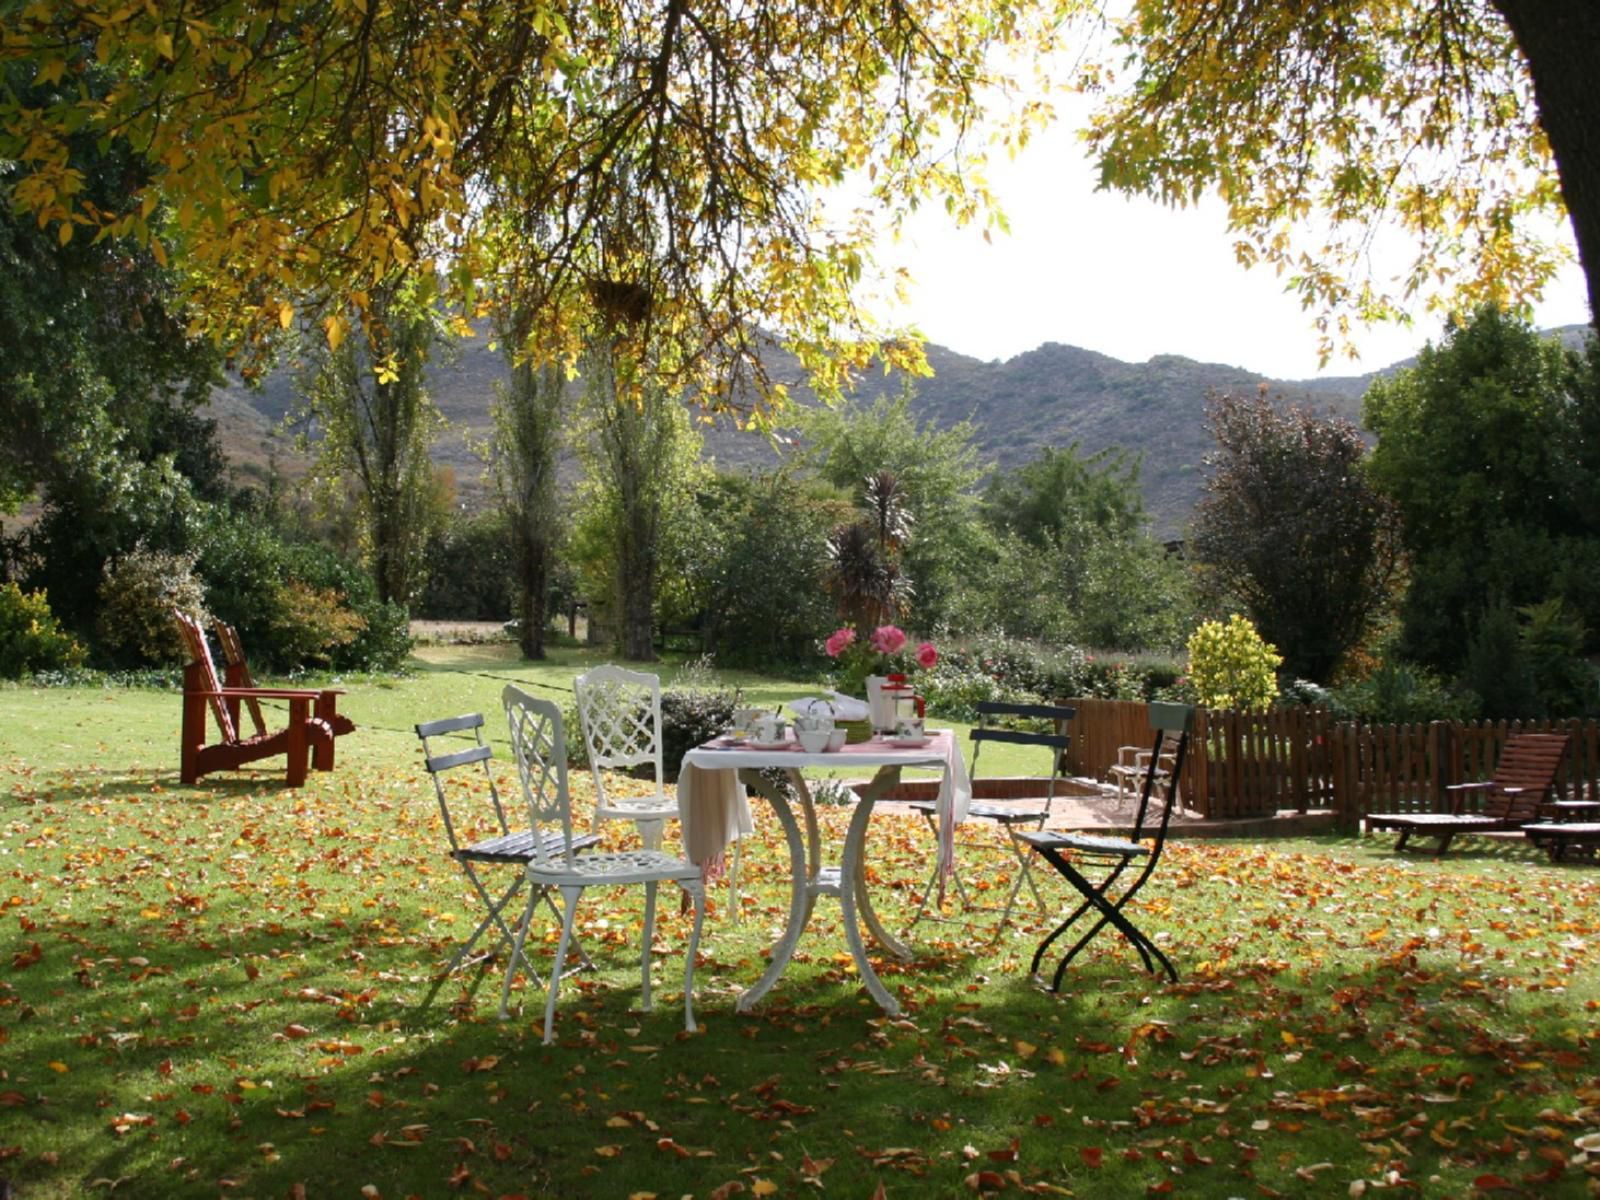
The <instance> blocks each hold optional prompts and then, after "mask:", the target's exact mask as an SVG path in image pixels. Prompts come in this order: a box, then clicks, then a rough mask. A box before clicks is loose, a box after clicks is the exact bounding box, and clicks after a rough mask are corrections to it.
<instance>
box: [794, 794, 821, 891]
mask: <svg viewBox="0 0 1600 1200" xmlns="http://www.w3.org/2000/svg"><path fill="white" fill-rule="evenodd" d="M789 785H790V786H791V787H792V788H794V794H795V795H796V796H798V797H799V799H800V811H801V813H802V814H804V816H805V819H806V854H807V859H806V862H807V864H808V866H807V868H806V885H807V889H806V890H807V894H808V896H809V902H808V903H807V904H806V923H809V922H810V921H811V914H812V912H814V911H815V910H816V907H817V890H816V884H817V876H818V875H819V874H821V873H822V831H821V830H820V829H819V828H818V826H817V804H816V801H815V800H813V799H812V797H811V789H810V788H809V787H807V786H806V778H805V776H804V775H802V774H800V772H799V771H795V770H791V771H790V772H789Z"/></svg>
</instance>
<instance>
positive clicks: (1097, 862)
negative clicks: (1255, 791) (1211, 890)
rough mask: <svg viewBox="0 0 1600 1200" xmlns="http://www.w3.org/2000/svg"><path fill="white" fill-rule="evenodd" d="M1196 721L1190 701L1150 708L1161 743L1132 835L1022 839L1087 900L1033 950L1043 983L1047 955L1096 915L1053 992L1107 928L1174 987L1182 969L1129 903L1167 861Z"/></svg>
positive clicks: (1069, 955)
mask: <svg viewBox="0 0 1600 1200" xmlns="http://www.w3.org/2000/svg"><path fill="white" fill-rule="evenodd" d="M1193 723H1194V709H1193V708H1192V707H1190V706H1189V705H1187V704H1152V705H1150V725H1151V727H1152V728H1153V729H1154V730H1155V745H1154V746H1153V747H1151V751H1150V758H1149V769H1148V770H1147V771H1146V772H1145V777H1144V786H1143V788H1142V789H1141V790H1140V793H1139V810H1138V812H1137V813H1136V814H1135V816H1134V820H1133V832H1132V836H1131V837H1128V838H1114V837H1096V836H1093V835H1090V834H1081V833H1057V832H1054V831H1040V832H1037V833H1031V832H1028V833H1022V834H1019V835H1018V837H1019V838H1020V839H1021V840H1022V841H1024V842H1026V843H1027V844H1028V845H1030V846H1032V847H1033V848H1034V849H1035V850H1037V851H1038V852H1039V853H1040V854H1041V855H1042V856H1043V857H1044V859H1045V861H1046V862H1048V863H1049V864H1050V865H1051V866H1052V867H1054V868H1055V869H1056V872H1057V873H1058V874H1059V875H1061V877H1062V878H1064V879H1065V880H1066V881H1067V882H1068V883H1070V884H1071V885H1072V886H1073V887H1074V888H1076V889H1077V890H1078V892H1079V894H1080V895H1082V896H1083V903H1081V904H1080V905H1078V907H1077V908H1076V909H1075V910H1074V911H1073V913H1072V915H1071V916H1069V917H1068V918H1067V919H1066V920H1065V921H1063V922H1061V924H1060V925H1058V926H1056V928H1055V929H1054V930H1052V931H1051V933H1050V934H1049V936H1047V937H1046V938H1045V939H1044V941H1042V942H1040V943H1039V948H1038V949H1037V950H1035V951H1034V952H1033V965H1032V966H1031V967H1030V968H1029V971H1030V972H1031V974H1033V975H1034V976H1035V977H1036V978H1037V976H1038V974H1039V963H1040V962H1041V961H1043V959H1044V956H1045V953H1046V952H1047V951H1048V950H1049V949H1050V947H1051V946H1052V945H1054V944H1055V942H1056V940H1057V939H1058V938H1059V937H1061V935H1062V934H1064V933H1066V931H1067V930H1068V929H1070V928H1072V926H1073V925H1074V924H1075V923H1076V922H1077V921H1078V920H1079V919H1080V918H1081V917H1083V916H1085V915H1086V914H1090V913H1093V914H1094V917H1095V921H1094V924H1093V925H1091V926H1090V927H1089V931H1088V932H1087V933H1085V934H1084V935H1083V936H1082V937H1080V938H1079V939H1078V940H1077V941H1076V942H1074V943H1073V944H1072V948H1071V949H1070V950H1068V951H1067V953H1066V955H1065V957H1063V958H1062V960H1061V964H1060V965H1059V966H1058V967H1056V973H1055V978H1054V979H1053V980H1052V981H1051V984H1050V990H1051V991H1053V992H1059V991H1060V990H1061V977H1062V975H1064V974H1065V973H1066V970H1067V964H1068V963H1070V962H1071V961H1072V960H1073V959H1074V958H1076V957H1077V954H1078V951H1080V950H1082V949H1083V948H1084V947H1085V946H1086V945H1088V944H1089V942H1090V940H1091V939H1092V938H1093V937H1094V936H1095V934H1097V933H1099V932H1100V931H1101V930H1102V929H1104V928H1105V927H1106V926H1107V925H1108V924H1109V925H1111V926H1112V927H1113V928H1115V929H1116V930H1117V932H1118V933H1120V934H1122V936H1123V937H1125V938H1127V939H1128V941H1129V942H1130V943H1131V944H1132V946H1133V948H1134V949H1135V950H1137V951H1138V952H1139V957H1140V958H1142V959H1143V960H1144V966H1145V970H1147V971H1150V972H1152V973H1153V972H1154V971H1155V970H1156V963H1158V962H1159V963H1160V964H1161V968H1162V969H1163V970H1165V971H1166V973H1167V976H1168V978H1170V979H1171V980H1172V981H1173V982H1174V983H1176V982H1177V980H1178V972H1177V971H1176V970H1175V969H1174V968H1173V965H1172V963H1171V961H1170V960H1169V959H1168V958H1167V956H1166V955H1165V954H1163V953H1162V952H1161V948H1160V947H1159V946H1157V945H1156V944H1155V942H1154V941H1153V940H1152V939H1151V938H1150V937H1149V936H1148V935H1147V934H1145V933H1144V932H1143V931H1142V930H1140V929H1139V928H1138V927H1137V926H1135V925H1134V923H1133V922H1132V921H1131V920H1129V918H1128V915H1127V913H1126V912H1125V911H1124V910H1125V909H1126V908H1127V906H1128V902H1129V901H1130V900H1132V899H1133V897H1134V895H1135V894H1136V893H1137V892H1138V890H1139V889H1140V888H1141V887H1143V886H1144V882H1145V880H1147V879H1149V878H1150V875H1151V873H1152V872H1153V871H1154V870H1155V869H1156V863H1158V862H1159V861H1160V860H1161V849H1162V847H1163V846H1164V845H1165V844H1166V840H1167V826H1168V824H1169V823H1170V822H1171V820H1172V808H1173V805H1174V803H1175V802H1176V799H1177V795H1178V779H1179V777H1180V776H1181V775H1182V774H1183V759H1184V755H1185V753H1186V752H1187V751H1188V749H1189V731H1190V729H1191V728H1192V727H1193ZM1169 740H1171V741H1175V742H1176V745H1169ZM1169 750H1170V753H1171V754H1172V759H1171V763H1172V766H1171V769H1170V771H1168V772H1167V774H1166V799H1165V800H1164V801H1163V802H1162V803H1161V813H1160V817H1159V819H1158V820H1155V821H1154V828H1153V829H1147V828H1146V820H1147V818H1153V814H1152V813H1151V812H1150V808H1151V804H1150V793H1151V792H1152V791H1153V790H1154V786H1155V781H1156V778H1157V776H1158V773H1159V772H1160V767H1159V765H1158V764H1160V763H1161V760H1162V757H1163V755H1164V754H1166V753H1168V752H1169ZM1141 861H1142V862H1143V864H1144V865H1143V867H1142V869H1141V870H1140V871H1139V873H1138V875H1137V876H1136V877H1135V878H1134V880H1133V882H1132V883H1131V884H1129V885H1128V886H1127V887H1126V889H1125V890H1123V891H1122V892H1121V893H1119V894H1114V893H1113V891H1112V888H1113V885H1115V884H1116V883H1117V881H1118V880H1119V879H1120V878H1121V877H1122V875H1123V873H1124V872H1125V871H1126V870H1127V869H1128V868H1129V867H1130V866H1131V865H1132V864H1134V863H1135V862H1141ZM1094 868H1101V869H1103V873H1101V872H1100V871H1096V873H1097V874H1100V878H1099V879H1098V880H1096V879H1091V878H1090V877H1089V875H1087V874H1085V870H1086V869H1094Z"/></svg>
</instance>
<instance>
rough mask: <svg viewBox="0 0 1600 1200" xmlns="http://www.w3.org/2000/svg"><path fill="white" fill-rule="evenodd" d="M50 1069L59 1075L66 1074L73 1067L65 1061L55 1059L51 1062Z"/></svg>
mask: <svg viewBox="0 0 1600 1200" xmlns="http://www.w3.org/2000/svg"><path fill="white" fill-rule="evenodd" d="M50 1069H51V1070H52V1071H54V1072H55V1073H56V1074H57V1075H65V1074H66V1073H67V1072H68V1071H70V1070H71V1069H72V1068H71V1067H69V1066H67V1064H66V1063H64V1062H54V1061H52V1062H51V1063H50Z"/></svg>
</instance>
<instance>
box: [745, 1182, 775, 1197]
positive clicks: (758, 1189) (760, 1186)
mask: <svg viewBox="0 0 1600 1200" xmlns="http://www.w3.org/2000/svg"><path fill="white" fill-rule="evenodd" d="M777 1191H778V1185H777V1184H775V1183H773V1182H772V1180H770V1179H757V1180H756V1181H755V1182H753V1183H752V1184H751V1185H750V1194H751V1195H752V1196H772V1195H775V1194H777Z"/></svg>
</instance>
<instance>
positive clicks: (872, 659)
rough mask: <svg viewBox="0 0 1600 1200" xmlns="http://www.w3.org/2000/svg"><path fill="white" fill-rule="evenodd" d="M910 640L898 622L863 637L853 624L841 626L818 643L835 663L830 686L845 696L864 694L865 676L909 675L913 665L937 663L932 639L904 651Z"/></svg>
mask: <svg viewBox="0 0 1600 1200" xmlns="http://www.w3.org/2000/svg"><path fill="white" fill-rule="evenodd" d="M909 642H910V639H909V638H908V637H906V634H905V630H903V629H901V628H900V627H899V626H898V625H879V626H878V627H877V628H876V629H874V630H873V631H872V632H871V633H870V634H868V635H867V636H866V637H865V638H863V637H861V636H860V635H859V634H858V633H857V632H856V630H855V627H854V626H851V625H842V626H840V627H839V628H838V629H835V630H834V631H833V632H832V633H831V634H829V635H828V639H827V641H825V642H824V643H823V644H822V648H823V650H824V651H825V652H826V653H827V655H828V657H829V658H831V659H833V661H834V662H835V663H836V664H837V666H836V668H835V672H834V686H835V687H836V688H837V689H838V690H839V691H841V692H843V693H844V694H845V695H847V696H865V695H866V694H867V693H866V680H867V676H868V675H909V674H910V673H911V671H912V669H913V668H921V669H922V670H924V671H931V670H932V669H933V668H934V667H935V666H936V665H937V664H938V662H939V651H938V649H937V648H936V647H935V646H934V644H933V643H932V642H919V643H918V644H917V647H916V649H914V650H912V651H911V652H910V653H907V651H906V646H907V645H908V644H909Z"/></svg>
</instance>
